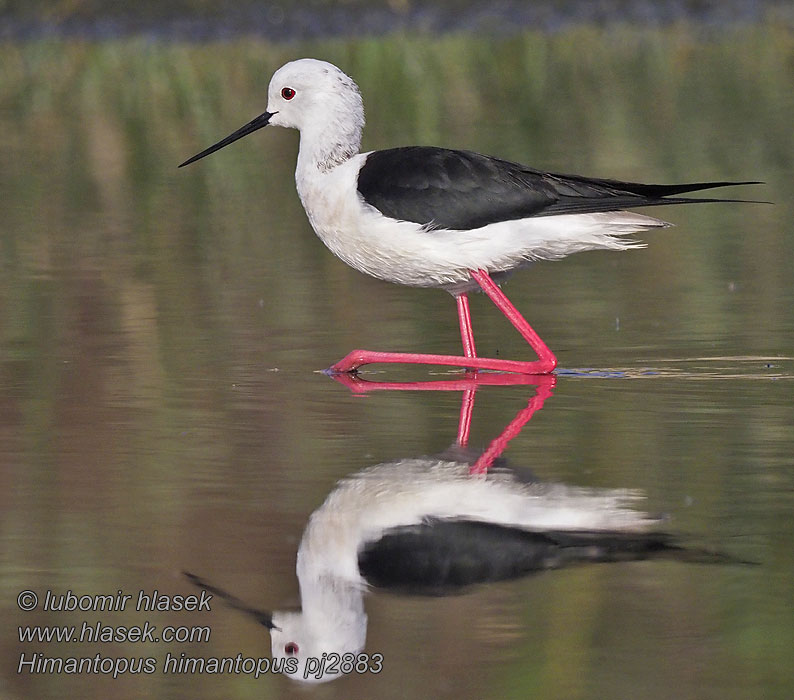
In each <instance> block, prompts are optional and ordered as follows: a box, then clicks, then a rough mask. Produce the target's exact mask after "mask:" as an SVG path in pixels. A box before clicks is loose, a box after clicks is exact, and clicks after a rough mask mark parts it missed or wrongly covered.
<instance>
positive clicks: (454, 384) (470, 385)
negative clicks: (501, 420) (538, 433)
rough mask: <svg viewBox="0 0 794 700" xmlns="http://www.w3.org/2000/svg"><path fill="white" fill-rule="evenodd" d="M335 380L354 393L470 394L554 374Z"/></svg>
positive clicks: (342, 375)
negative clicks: (401, 380)
mask: <svg viewBox="0 0 794 700" xmlns="http://www.w3.org/2000/svg"><path fill="white" fill-rule="evenodd" d="M330 376H331V378H332V379H333V380H335V381H337V382H339V383H340V384H342V385H344V386H346V387H347V388H348V389H350V391H352V392H353V393H354V394H366V393H368V392H370V391H467V390H474V389H476V388H477V387H480V386H528V385H532V386H536V385H537V384H538V383H539V382H542V381H544V380H546V379H554V378H555V376H554V375H553V374H551V375H545V376H543V375H535V376H532V375H529V374H508V373H504V374H500V373H496V372H466V373H465V374H461V375H460V376H459V377H457V378H455V379H436V380H432V381H427V382H373V381H370V380H369V379H364V378H363V377H362V376H361V375H359V374H348V373H347V372H344V373H334V374H331V375H330Z"/></svg>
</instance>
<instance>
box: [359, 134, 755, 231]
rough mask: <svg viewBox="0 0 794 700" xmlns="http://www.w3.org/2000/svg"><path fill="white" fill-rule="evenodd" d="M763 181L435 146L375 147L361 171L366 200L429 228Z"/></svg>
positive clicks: (614, 206) (595, 208)
mask: <svg viewBox="0 0 794 700" xmlns="http://www.w3.org/2000/svg"><path fill="white" fill-rule="evenodd" d="M751 184H760V183H756V182H697V183H689V184H682V185H643V184H640V183H634V182H620V181H618V180H604V179H597V178H589V177H583V176H580V175H560V174H554V173H546V172H542V171H540V170H534V169H533V168H529V167H527V166H525V165H520V164H518V163H511V162H510V161H506V160H500V159H499V158H492V157H491V156H484V155H480V154H479V153H472V152H471V151H453V150H448V149H445V148H435V147H431V146H410V147H406V148H390V149H387V150H384V151H374V152H372V153H370V154H369V155H368V156H367V160H366V162H365V163H364V165H363V166H362V167H361V170H360V171H359V174H358V191H359V193H360V194H361V196H362V197H363V199H364V201H365V202H367V203H368V204H371V205H372V206H373V207H375V208H376V209H378V211H380V212H381V213H382V214H384V215H385V216H388V217H391V218H392V219H399V220H402V221H413V222H414V223H417V224H422V225H426V226H428V227H429V228H446V229H453V230H466V229H473V228H479V227H481V226H485V225H487V224H492V223H496V222H498V221H512V220H515V219H524V218H527V217H530V216H553V215H556V214H584V213H588V212H600V211H617V210H620V209H629V208H633V207H644V206H649V205H658V204H684V203H692V202H715V201H718V202H735V201H743V200H734V199H692V198H681V197H679V198H675V197H672V195H677V194H682V193H684V192H694V191H696V190H705V189H710V188H712V187H724V186H726V185H751Z"/></svg>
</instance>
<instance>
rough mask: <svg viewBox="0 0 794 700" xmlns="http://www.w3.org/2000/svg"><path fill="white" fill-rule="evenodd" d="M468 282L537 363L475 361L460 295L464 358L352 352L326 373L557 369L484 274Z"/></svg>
mask: <svg viewBox="0 0 794 700" xmlns="http://www.w3.org/2000/svg"><path fill="white" fill-rule="evenodd" d="M471 276H472V278H473V279H474V280H475V281H476V282H477V284H479V285H480V287H482V290H483V291H484V292H485V293H486V294H487V295H488V296H489V297H490V298H491V301H493V302H494V304H496V306H497V307H498V308H499V310H500V311H501V312H502V313H503V314H504V315H505V316H506V317H507V319H508V320H509V321H510V323H512V324H513V326H514V327H515V329H516V330H517V331H518V332H519V333H520V334H521V336H522V337H523V338H524V340H526V341H527V342H528V343H529V344H530V346H531V347H532V349H533V350H534V351H535V352H536V353H537V355H538V360H536V361H534V362H519V361H515V360H500V359H493V358H488V357H476V355H475V349H474V335H473V333H472V331H471V321H470V318H469V306H468V299H466V298H465V297H464V296H463V295H460V296H459V297H458V302H457V304H458V319H459V321H460V326H461V339H462V341H463V348H464V352H465V353H471V355H468V354H467V356H466V357H460V356H456V355H426V354H420V353H410V352H405V353H403V352H373V351H370V350H353V351H352V352H350V353H348V355H347V356H346V357H344V358H342V359H341V360H340V361H339V362H337V363H336V364H335V365H333V366H332V367H330V369H329V370H328V371H329V373H330V374H336V373H340V372H354V371H355V370H357V369H358V368H359V367H361V366H362V365H368V364H373V363H379V362H382V363H405V364H422V365H445V366H452V367H466V368H470V369H491V370H497V371H500V372H518V373H520V374H549V373H550V372H552V371H553V370H554V368H555V367H556V365H557V358H555V357H554V354H553V353H552V352H551V350H549V348H548V347H547V346H546V344H545V343H544V342H543V341H542V340H541V338H540V336H539V335H538V334H537V333H536V332H535V331H534V330H533V329H532V327H531V326H530V325H529V323H527V321H526V319H524V317H523V316H522V315H521V314H520V313H519V312H518V310H517V309H516V307H515V306H513V305H512V304H511V303H510V300H509V299H508V298H507V297H506V296H505V295H504V293H503V292H502V291H501V290H500V289H499V287H497V286H496V284H495V283H494V281H493V280H492V279H491V278H490V276H489V275H488V273H487V272H486V271H485V270H472V271H471Z"/></svg>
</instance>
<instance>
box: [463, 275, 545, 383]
mask: <svg viewBox="0 0 794 700" xmlns="http://www.w3.org/2000/svg"><path fill="white" fill-rule="evenodd" d="M471 276H472V277H473V278H474V280H475V281H476V282H477V284H479V285H480V287H482V291H484V292H485V293H486V294H487V295H488V296H489V297H490V298H491V301H492V302H493V303H494V304H496V307H497V308H498V309H499V311H501V312H502V313H503V314H504V315H505V316H506V317H507V320H508V321H510V323H512V324H513V327H514V328H515V329H516V330H517V331H518V332H519V333H520V334H521V337H522V338H523V339H524V340H526V341H527V343H529V345H530V346H531V347H532V349H533V350H534V351H535V352H536V353H537V356H538V358H539V362H537V363H532V364H536V365H539V366H540V367H542V368H543V371H539V372H537V374H549V373H550V372H552V371H553V370H554V368H555V367H556V366H557V358H556V357H554V353H553V352H552V351H551V350H549V346H548V345H546V343H544V342H543V340H542V339H541V337H540V336H539V335H538V334H537V333H536V332H535V330H534V329H533V328H532V326H530V325H529V323H527V320H526V319H525V318H524V317H523V316H522V315H521V314H520V313H519V311H518V309H517V308H516V307H515V306H513V304H512V303H511V301H510V300H509V299H508V298H507V297H506V296H505V293H504V292H503V291H502V290H501V289H499V287H498V286H497V285H496V283H495V282H494V281H493V280H492V279H491V277H490V275H488V273H487V272H486V271H485V270H471Z"/></svg>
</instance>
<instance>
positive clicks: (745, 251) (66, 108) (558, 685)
mask: <svg viewBox="0 0 794 700" xmlns="http://www.w3.org/2000/svg"><path fill="white" fill-rule="evenodd" d="M0 54H2V63H3V65H4V70H3V73H4V75H3V77H2V78H1V79H0V81H2V83H1V85H2V88H1V89H0V127H2V128H0V134H2V135H1V136H0V156H1V158H0V163H2V165H0V190H1V191H2V193H3V211H4V213H3V216H2V221H0V272H1V273H2V276H1V277H0V382H1V384H2V393H0V413H1V414H2V420H0V431H1V434H0V480H2V486H3V487H2V489H0V506H1V507H0V512H1V513H2V515H1V516H0V523H2V527H1V529H0V540H1V541H2V552H3V556H2V558H0V571H2V579H1V580H2V600H1V601H0V606H2V610H3V619H4V620H6V622H7V624H6V625H5V628H6V629H5V631H4V632H3V634H2V637H1V638H0V639H1V641H0V649H2V654H1V656H2V666H1V667H0V668H2V671H0V673H1V674H2V675H1V676H0V690H1V691H2V692H0V694H2V695H3V696H4V697H9V698H28V697H31V698H32V697H40V698H60V697H86V698H89V697H90V698H101V697H109V696H111V695H112V696H113V697H118V698H139V697H163V698H167V697H168V698H171V697H174V698H176V697H179V698H181V697H185V698H188V697H189V698H215V697H240V698H248V697H252V698H253V697H257V698H261V697H293V696H294V695H295V694H296V692H297V690H296V685H295V683H293V682H291V681H290V680H288V679H286V678H283V677H281V676H273V675H272V674H267V675H265V676H263V677H261V678H259V679H254V678H253V677H252V676H251V675H250V674H233V673H226V674H219V675H211V674H206V673H205V674H189V673H186V674H174V673H170V674H164V673H163V672H162V670H163V667H164V662H165V659H166V658H167V655H168V654H171V655H172V656H179V655H180V654H183V653H184V654H185V655H186V656H191V657H204V658H209V657H226V656H236V655H237V654H238V653H239V654H242V656H243V657H252V658H259V657H266V656H268V655H269V653H270V641H269V639H268V635H267V633H266V632H265V630H264V629H263V628H262V627H261V626H259V625H257V624H256V623H255V622H253V621H252V620H251V619H250V618H248V617H246V616H244V615H241V614H240V613H238V612H235V611H233V610H230V609H229V608H228V607H225V606H224V605H222V604H220V603H217V604H216V602H213V604H212V611H211V612H174V611H171V612H163V611H154V612H140V611H135V610H134V609H126V610H125V611H114V612H93V611H91V612H80V611H75V612H61V611H45V610H43V609H42V607H43V606H42V604H41V603H40V604H39V605H38V606H37V609H36V610H34V611H31V612H23V611H21V610H20V608H19V606H18V604H17V596H18V594H19V593H20V592H21V591H23V590H31V591H34V592H36V593H37V594H38V595H39V596H40V598H41V599H42V600H43V598H44V596H45V594H46V592H47V591H48V590H49V591H52V592H54V593H65V592H66V591H69V590H71V591H72V592H74V593H78V594H100V593H108V594H113V593H116V592H117V591H119V590H121V591H123V592H124V593H127V594H133V595H134V596H135V597H137V594H138V592H139V591H141V590H143V591H146V592H150V591H152V590H153V589H157V590H159V591H161V592H163V593H166V594H169V595H175V594H181V595H188V594H190V593H193V592H195V589H193V588H192V587H191V586H190V585H189V584H188V583H187V582H186V581H185V580H184V579H183V578H182V577H181V575H180V572H181V571H182V570H189V571H193V572H195V573H197V574H200V575H201V576H203V577H205V578H207V579H208V580H210V581H212V582H214V583H216V584H217V585H219V586H222V587H223V588H225V589H227V590H229V591H232V592H233V593H234V594H235V595H237V596H239V597H240V598H243V599H245V600H246V601H249V602H250V603H251V604H252V605H255V606H257V607H262V608H265V609H283V608H285V607H286V608H289V607H292V606H295V605H297V604H298V602H299V597H298V587H297V581H296V578H295V555H296V550H297V547H298V543H299V541H300V537H301V533H302V532H303V529H304V527H305V525H306V522H307V519H308V518H309V516H310V514H311V513H312V512H313V511H314V510H315V509H316V508H318V507H319V506H320V504H321V503H322V502H323V500H324V499H325V497H326V496H327V495H328V493H329V492H331V490H332V489H333V488H334V487H335V485H336V484H337V482H338V481H339V480H340V479H342V478H343V477H345V476H347V475H350V474H353V473H355V472H357V471H359V470H361V469H363V468H365V467H368V466H371V465H375V464H378V463H381V462H386V461H392V460H396V459H403V458H413V457H418V456H422V455H428V454H434V453H437V452H439V451H441V450H443V449H444V448H446V447H447V446H449V445H450V444H451V443H453V442H454V440H455V437H456V431H457V424H458V416H459V410H460V405H461V392H459V391H423V392H396V391H381V392H368V393H364V394H361V393H359V394H357V393H353V392H351V391H350V390H349V389H348V388H346V387H345V386H343V385H342V384H340V383H338V382H335V381H334V380H332V379H330V378H328V377H327V376H325V375H323V374H321V373H320V372H319V370H321V369H322V368H324V367H327V366H328V365H329V364H331V363H332V362H333V361H335V360H337V359H339V358H340V357H342V356H343V355H344V354H345V353H346V352H347V351H349V350H350V349H352V348H354V347H368V348H372V349H393V350H423V351H427V352H442V353H446V352H453V351H456V350H457V347H458V345H459V342H460V341H459V337H458V330H457V324H456V319H455V314H454V304H453V302H452V300H451V298H450V297H449V296H448V295H446V294H445V293H443V292H439V291H423V290H411V289H403V288H397V287H392V286H389V285H386V284H384V283H380V282H377V281H374V280H370V279H367V278H364V277H362V276H361V275H359V274H358V273H356V272H354V271H353V270H350V269H348V268H346V267H345V266H344V265H343V264H342V263H341V262H339V261H337V260H336V259H335V258H333V256H331V255H330V253H328V252H327V251H326V250H325V249H324V248H323V246H322V245H321V244H320V243H319V241H317V240H316V238H315V237H314V235H313V234H312V232H311V230H310V228H309V225H308V223H307V222H306V220H305V216H304V214H303V212H302V210H301V208H300V204H299V202H298V200H297V196H296V195H295V193H294V185H293V181H292V170H293V168H294V158H295V150H296V136H295V134H294V133H287V132H284V131H281V130H276V129H273V130H272V131H270V130H265V131H264V132H261V133H259V134H257V135H256V136H253V137H249V139H248V140H246V142H244V143H245V145H242V144H240V145H239V147H237V146H235V147H230V148H229V149H226V150H225V151H224V152H222V153H219V154H217V155H216V156H213V157H212V158H211V159H208V160H206V161H202V163H200V164H197V165H195V166H192V167H191V168H190V169H188V170H186V171H177V170H176V167H175V166H176V164H177V163H179V162H181V161H182V160H183V159H184V158H185V157H187V156H189V155H191V154H192V153H194V152H196V151H197V150H199V149H200V148H202V147H204V146H206V145H208V144H210V143H212V142H214V141H215V140H217V138H219V137H221V136H223V135H225V134H226V133H228V132H230V131H231V130H233V129H235V128H237V127H238V126H239V125H240V124H242V123H244V122H245V121H247V120H249V119H250V118H251V117H253V116H255V115H256V114H258V113H260V112H261V111H262V110H263V109H264V104H265V97H264V91H265V88H266V84H267V80H268V78H269V75H270V73H271V71H272V70H273V69H274V68H275V67H277V66H278V65H280V64H281V63H282V62H283V61H284V60H287V59H289V58H295V57H297V56H299V55H306V54H311V55H316V56H318V57H323V58H327V59H329V60H333V61H335V62H337V63H339V64H340V65H341V66H342V67H343V68H345V69H346V70H348V72H350V73H351V74H352V75H354V77H356V78H357V79H358V81H359V83H360V84H361V88H362V92H363V94H364V99H365V104H366V106H367V108H368V119H369V127H368V131H367V135H366V139H365V147H367V148H374V147H383V146H390V145H397V144H400V143H435V144H438V145H448V146H458V147H467V148H471V149H474V150H480V151H485V152H489V153H493V154H495V155H500V156H503V157H508V158H512V159H516V160H521V161H524V162H529V163H531V164H533V165H536V166H538V167H543V168H548V169H552V170H558V171H563V172H564V171H574V172H584V173H588V174H593V175H600V176H605V177H623V178H628V179H641V180H642V179H644V180H648V181H660V182H661V181H685V180H689V179H691V180H695V181H696V180H705V179H723V178H724V179H759V180H765V181H766V182H767V183H768V184H767V185H766V186H764V187H758V188H746V189H744V190H742V192H741V194H740V193H739V192H738V191H737V193H736V196H741V195H744V196H747V197H750V198H758V199H769V200H773V201H775V202H776V204H775V205H774V206H768V205H753V204H746V205H739V204H725V205H704V206H700V207H694V206H693V207H682V208H677V209H675V210H673V208H670V209H667V210H664V211H657V212H656V213H657V214H659V215H661V216H664V217H666V218H667V219H669V220H670V221H673V222H674V223H675V224H676V227H675V228H672V229H669V230H665V231H662V232H659V233H654V234H647V236H646V240H647V242H648V244H649V247H648V248H647V249H646V250H639V251H633V252H630V253H623V254H617V253H587V254H582V255H579V256H576V257H574V258H570V259H568V260H566V261H563V262H558V263H553V264H552V263H547V264H543V265H538V266H535V267H534V268H532V269H530V270H529V271H527V272H524V273H522V274H520V275H517V276H516V277H515V278H513V279H512V280H511V281H510V282H509V283H508V284H507V285H506V287H505V289H506V291H507V293H508V294H509V295H510V296H511V298H512V299H513V301H514V302H515V303H516V305H517V306H518V307H519V308H520V309H521V310H522V311H524V312H525V313H526V315H527V317H528V319H529V320H530V322H531V323H533V325H534V326H535V328H536V329H537V330H538V331H539V333H540V334H541V335H542V336H543V337H544V339H545V340H546V341H547V342H548V344H549V345H550V347H551V348H552V349H553V350H555V351H556V352H557V355H558V358H559V360H560V371H559V372H558V378H557V383H556V386H555V387H554V389H553V395H552V396H551V397H550V398H548V399H547V400H546V402H545V405H544V406H543V408H542V409H541V410H540V411H538V412H537V413H535V415H534V416H533V417H532V419H531V421H529V423H527V425H526V426H525V427H524V429H523V431H522V432H521V434H520V435H519V436H518V437H516V438H515V439H514V440H513V441H512V442H511V443H510V445H509V447H508V448H507V450H506V452H505V455H504V456H505V457H506V458H507V459H508V461H509V462H510V463H511V464H513V465H517V466H522V467H528V468H530V469H531V470H532V471H533V472H534V473H535V475H536V476H538V477H539V478H541V479H543V480H549V481H555V482H562V483H565V484H570V485H580V486H587V487H596V488H629V489H636V490H639V491H642V492H643V493H644V494H645V496H646V500H645V501H643V502H640V503H639V504H638V507H639V508H641V509H643V510H647V511H649V512H653V513H665V514H667V515H668V516H669V517H668V520H667V521H666V522H665V528H666V529H667V530H669V531H671V532H674V533H676V534H678V535H681V536H682V537H683V538H684V541H685V542H687V543H688V544H691V546H698V547H709V548H712V549H716V550H719V551H723V552H727V553H729V554H731V555H733V556H735V557H738V558H741V559H746V560H752V561H755V562H758V563H759V565H758V566H748V565H738V564H737V565H719V566H718V565H697V564H688V563H681V562H672V561H646V562H634V563H618V564H599V565H586V566H581V567H575V568H570V569H566V570H561V571H551V572H547V573H544V574H542V575H536V576H532V577H527V578H523V579H519V580H517V581H512V582H506V583H499V584H495V585H489V586H481V587H476V588H474V589H472V590H470V591H468V592H466V593H464V594H461V595H456V596H451V597H440V598H439V597H436V598H421V597H410V596H399V595H392V594H388V593H383V592H376V591H375V592H372V593H371V594H370V595H368V596H367V598H366V603H365V604H366V609H367V613H368V615H369V624H368V632H367V645H366V651H367V652H369V653H380V654H382V655H383V670H382V672H381V673H379V674H377V675H376V674H371V673H369V674H364V675H361V676H357V675H355V674H354V675H353V676H351V677H348V678H345V679H342V680H340V681H338V682H335V683H331V684H327V685H323V686H321V687H315V688H312V689H310V691H309V692H308V693H306V692H303V693H299V696H301V697H304V696H309V695H316V696H317V697H323V698H330V697H395V698H396V697H420V696H422V697H457V698H481V697H516V698H518V697H537V698H604V697H614V698H619V697H620V698H624V697H625V698H629V697H632V698H633V697H648V698H669V697H681V698H778V697H779V698H785V697H790V696H791V695H792V693H793V692H794V670H792V669H794V652H792V650H793V649H794V575H793V574H794V554H793V552H794V524H793V523H794V519H793V518H792V512H793V511H794V476H793V474H794V400H793V399H792V396H793V393H792V388H793V387H794V383H793V382H792V379H794V360H792V356H794V273H792V261H794V235H792V234H793V233H794V232H793V231H792V225H791V221H792V220H794V209H792V204H791V202H792V201H794V189H792V179H791V176H790V173H791V167H792V164H793V163H794V148H793V147H792V141H791V129H790V115H791V113H792V110H794V101H793V100H794V96H792V92H791V85H792V84H793V80H794V74H792V66H794V40H792V37H791V35H790V33H787V32H786V31H784V30H782V29H780V28H777V27H774V26H768V27H762V28H758V29H747V30H744V31H742V32H738V31H737V32H736V33H734V34H731V35H728V36H723V37H721V38H719V39H715V38H712V39H711V40H709V41H701V40H700V39H698V38H696V37H694V36H693V34H692V33H691V32H689V31H687V30H685V29H682V28H679V29H677V30H675V31H672V30H671V31H669V32H665V33H642V32H637V33H635V32H632V31H630V30H612V31H611V32H605V33H598V32H594V31H587V30H578V31H573V32H569V33H564V34H561V35H557V36H555V37H553V38H548V37H543V36H540V35H528V36H523V37H520V38H515V39H510V40H506V41H504V42H484V41H483V42H478V41H472V40H470V39H464V38H448V39H445V40H443V41H441V42H439V43H437V44H434V45H433V44H432V42H426V41H424V40H422V41H420V40H412V39H389V40H384V41H378V42H375V41H366V42H359V43H352V44H345V43H341V42H334V43H328V44H323V45H310V46H305V45H301V46H293V47H280V48H273V47H268V46H266V45H263V44H257V43H254V42H239V43H230V44H224V45H220V44H215V45H166V44H141V43H136V42H125V43H118V44H83V43H80V42H74V43H57V44H48V43H29V44H5V45H3V46H2V47H0ZM472 307H473V315H474V324H475V332H476V333H477V340H478V349H479V350H480V352H481V353H483V354H495V353H499V354H500V356H504V357H516V358H519V357H524V356H525V355H526V351H525V348H524V347H523V345H522V342H521V341H520V339H519V338H517V337H516V336H515V335H514V334H513V332H512V330H511V329H510V327H509V326H508V325H507V323H506V322H505V321H504V320H503V319H502V318H501V317H500V316H499V315H498V314H497V313H496V312H495V310H494V309H493V308H492V307H491V306H490V302H488V300H487V299H484V298H482V297H477V298H474V299H473V300H472ZM362 376H363V377H364V378H365V379H367V380H369V381H387V380H391V381H398V380H408V379H412V380H435V379H449V378H451V377H456V376H458V375H455V374H454V373H452V374H450V373H445V372H432V371H427V370H423V369H421V368H420V369H413V370H406V369H400V368H393V369H388V370H387V371H380V370H379V369H378V368H375V369H372V370H369V371H368V372H366V373H363V374H362ZM534 395H535V388H534V387H532V386H529V385H527V386H507V387H488V386H486V387H482V388H481V389H480V390H479V391H478V392H477V395H476V401H475V407H474V416H473V423H472V432H471V437H470V445H471V446H472V447H477V448H484V447H486V446H487V445H488V444H489V443H490V442H491V440H493V439H494V438H496V437H497V436H498V435H499V434H500V433H501V431H502V430H503V429H504V427H505V426H506V425H507V424H508V423H509V422H510V421H511V420H512V419H513V417H514V416H515V415H516V414H517V413H518V412H519V411H520V410H521V409H522V408H523V407H525V406H526V405H527V402H528V401H529V400H530V399H531V398H532V397H533V396H534ZM130 607H132V606H130ZM83 621H87V622H88V623H89V624H95V623H96V622H97V621H101V622H102V623H104V624H107V625H113V626H118V625H126V626H132V625H143V624H144V623H145V622H147V621H148V622H149V623H150V624H152V625H157V626H158V629H159V630H162V628H164V627H165V626H166V625H174V626H179V625H186V626H194V625H202V626H204V625H206V626H209V627H210V628H211V637H210V639H209V640H208V641H195V640H194V641H192V642H190V641H186V642H184V643H177V642H174V643H172V644H166V643H164V642H158V643H155V642H151V641H146V642H140V643H132V642H123V641H118V642H104V643H101V644H88V643H83V644H80V643H67V642H50V643H39V642H35V643H34V642H24V643H23V642H20V640H19V637H18V634H17V630H18V626H19V625H77V626H78V627H79V626H80V625H81V624H82V622H83ZM33 653H41V654H44V655H45V656H48V657H69V656H80V657H82V656H91V657H93V656H94V655H95V654H96V653H100V654H101V655H102V657H109V658H113V659H118V658H138V657H152V658H154V659H155V663H156V670H155V672H154V673H152V674H138V675H131V674H126V675H125V676H123V677H120V678H117V679H113V678H112V675H111V674H106V673H94V674H86V673H83V674H77V675H68V674H54V673H29V672H27V671H24V672H23V673H21V674H18V673H17V670H18V664H19V660H20V658H21V655H23V654H24V655H26V656H25V658H28V659H29V658H30V657H31V655H32V654H33Z"/></svg>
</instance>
